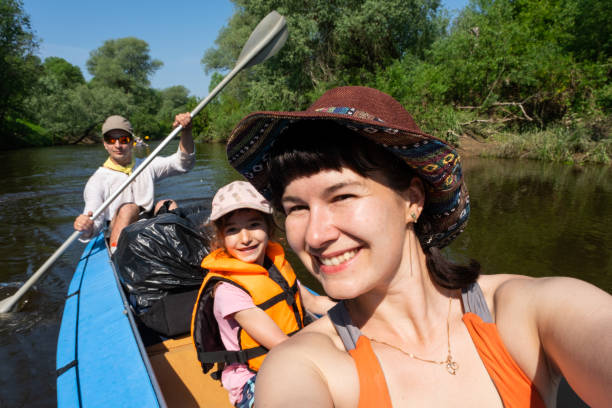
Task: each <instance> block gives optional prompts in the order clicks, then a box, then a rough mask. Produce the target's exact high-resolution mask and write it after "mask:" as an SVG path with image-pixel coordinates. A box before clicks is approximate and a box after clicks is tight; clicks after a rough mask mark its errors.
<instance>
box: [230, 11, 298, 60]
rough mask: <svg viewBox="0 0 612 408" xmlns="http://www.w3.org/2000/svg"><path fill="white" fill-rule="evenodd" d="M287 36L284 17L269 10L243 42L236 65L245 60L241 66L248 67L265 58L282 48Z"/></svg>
mask: <svg viewBox="0 0 612 408" xmlns="http://www.w3.org/2000/svg"><path fill="white" fill-rule="evenodd" d="M288 36H289V31H288V30H287V22H286V21H285V17H283V16H281V15H280V14H278V13H277V12H276V11H272V12H270V13H269V14H268V15H267V16H265V17H264V18H263V20H261V21H260V22H259V24H257V27H255V30H253V32H252V33H251V36H250V37H249V39H248V40H247V42H246V44H244V47H243V48H242V52H240V56H239V57H238V61H237V62H236V66H239V65H241V63H243V62H245V61H246V65H244V67H243V68H248V67H251V66H253V65H255V64H259V63H260V62H263V61H265V60H267V59H268V58H270V57H272V56H273V55H275V54H276V53H277V52H278V51H279V50H280V49H281V48H283V45H285V42H286V41H287V37H288Z"/></svg>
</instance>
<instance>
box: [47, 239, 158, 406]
mask: <svg viewBox="0 0 612 408" xmlns="http://www.w3.org/2000/svg"><path fill="white" fill-rule="evenodd" d="M137 333H138V331H137V330H135V324H134V321H133V317H132V315H131V313H130V308H129V307H128V305H127V301H126V299H125V297H124V295H123V291H122V290H121V288H120V284H119V280H118V278H117V274H116V273H115V270H114V266H113V263H112V262H111V260H110V257H109V252H108V250H107V247H106V243H105V240H104V235H103V234H102V233H100V235H98V237H97V238H95V239H92V240H91V241H90V242H89V244H88V245H87V247H86V248H85V250H84V251H83V255H82V256H81V259H80V261H79V264H78V266H77V268H76V271H75V273H74V276H73V278H72V281H71V283H70V287H69V289H68V294H67V298H66V304H65V306H64V313H63V316H62V322H61V326H60V332H59V337H58V342H57V357H56V368H57V404H58V407H81V406H85V407H98V406H111V407H112V406H115V407H118V406H139V407H160V406H161V407H164V406H166V403H165V401H164V398H163V396H162V394H161V391H160V388H159V385H158V384H157V381H156V379H155V376H154V375H152V370H151V367H150V364H149V360H148V358H147V355H146V351H145V349H144V347H143V345H142V342H141V341H140V337H139V335H138V334H137Z"/></svg>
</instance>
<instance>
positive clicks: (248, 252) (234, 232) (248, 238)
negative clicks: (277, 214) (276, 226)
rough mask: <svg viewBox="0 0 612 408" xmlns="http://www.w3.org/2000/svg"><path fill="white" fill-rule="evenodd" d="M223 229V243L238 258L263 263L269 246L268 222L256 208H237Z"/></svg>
mask: <svg viewBox="0 0 612 408" xmlns="http://www.w3.org/2000/svg"><path fill="white" fill-rule="evenodd" d="M228 217H229V218H228V219H227V221H226V222H225V225H224V227H223V229H222V231H221V232H222V234H223V244H224V245H225V249H226V250H227V252H228V253H229V254H230V255H231V256H233V257H234V258H236V259H239V260H241V261H243V262H248V263H257V264H259V265H263V262H264V258H265V256H266V248H267V247H268V232H269V231H268V224H267V223H266V220H265V218H264V216H263V214H262V213H261V212H259V211H256V210H250V209H244V210H237V211H234V212H232V213H230V214H229V215H228Z"/></svg>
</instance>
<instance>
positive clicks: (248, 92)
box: [202, 0, 444, 139]
mask: <svg viewBox="0 0 612 408" xmlns="http://www.w3.org/2000/svg"><path fill="white" fill-rule="evenodd" d="M234 3H235V4H236V6H237V7H236V11H235V13H234V15H233V16H232V18H231V19H230V21H229V23H228V25H227V27H225V28H223V29H222V30H221V32H220V33H219V36H218V38H217V40H216V42H215V44H216V48H213V49H209V50H207V51H206V53H205V54H204V57H203V58H202V64H203V66H204V68H205V70H206V71H207V72H210V71H211V70H215V71H218V72H219V73H221V74H222V73H223V72H226V71H227V70H229V69H231V68H232V67H233V65H234V63H235V61H236V58H237V57H238V55H239V53H240V50H241V48H242V45H243V44H244V42H245V41H246V39H247V38H248V35H249V33H250V32H251V31H252V29H253V28H254V27H255V25H256V24H257V22H258V21H260V20H261V19H262V18H263V17H264V16H265V15H266V14H268V12H269V11H270V10H273V9H274V10H277V11H278V12H279V13H280V14H282V15H284V16H285V17H286V19H287V24H288V29H289V40H288V41H287V44H286V45H285V47H284V49H283V50H282V51H281V52H280V53H279V55H278V56H276V57H274V58H273V59H271V60H269V61H267V62H266V63H265V64H262V65H259V66H256V67H253V68H250V69H249V70H248V71H247V72H246V73H243V74H241V76H240V78H237V80H234V81H233V82H232V83H231V84H229V85H228V88H227V89H226V90H225V91H224V93H223V94H222V95H221V96H220V98H219V101H218V103H216V104H215V105H214V106H213V107H211V120H212V121H211V127H210V131H211V132H212V134H213V137H215V138H221V139H223V138H226V137H227V136H228V134H229V130H230V129H231V127H230V126H229V123H234V124H235V120H234V119H237V118H239V117H240V116H242V115H243V114H244V113H245V112H247V111H251V110H254V109H294V108H303V107H305V106H306V105H307V104H308V103H309V102H310V101H312V99H313V98H314V97H316V96H317V95H318V94H320V93H321V92H322V91H323V90H324V89H326V88H328V87H329V86H331V85H336V84H340V83H342V84H367V83H370V82H372V81H373V77H374V75H375V72H376V71H377V70H378V69H381V68H382V67H384V66H386V65H387V64H389V63H391V62H392V61H393V60H394V59H397V58H400V57H401V56H403V55H406V54H414V55H423V54H424V53H425V50H426V49H427V48H428V47H429V45H430V44H431V43H432V42H433V41H434V40H435V39H436V38H437V37H438V36H439V35H440V34H441V33H442V28H443V26H444V21H443V20H441V19H440V18H439V17H438V14H437V9H438V7H439V4H440V2H439V0H359V1H348V0H337V1H333V2H330V1H327V0H314V1H309V2H302V1H295V0H275V1H270V0H236V1H234ZM213 111H215V114H214V115H213ZM228 114H229V116H228Z"/></svg>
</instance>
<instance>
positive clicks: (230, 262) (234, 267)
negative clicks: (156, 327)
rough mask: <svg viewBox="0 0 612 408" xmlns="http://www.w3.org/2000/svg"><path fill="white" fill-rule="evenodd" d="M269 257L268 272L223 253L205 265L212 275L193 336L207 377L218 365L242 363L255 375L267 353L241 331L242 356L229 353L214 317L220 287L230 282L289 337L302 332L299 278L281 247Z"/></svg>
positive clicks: (212, 256) (201, 294)
mask: <svg viewBox="0 0 612 408" xmlns="http://www.w3.org/2000/svg"><path fill="white" fill-rule="evenodd" d="M266 257H267V258H268V259H269V261H271V263H272V265H271V266H270V267H269V268H268V269H266V268H264V267H263V266H261V265H258V264H255V263H247V262H243V261H240V260H238V259H236V258H233V257H231V256H230V255H228V254H227V252H226V251H225V250H224V249H218V250H216V251H214V252H212V253H210V254H209V255H208V256H207V257H206V258H204V260H203V261H202V268H205V269H208V273H207V274H206V277H205V278H204V281H203V282H202V286H201V287H200V292H199V293H198V297H197V300H196V303H195V307H194V309H193V315H192V320H191V336H192V339H193V342H194V344H195V347H196V350H197V353H198V359H199V360H200V362H201V363H202V368H203V370H204V372H208V371H209V370H210V368H212V366H213V363H215V362H224V363H226V364H232V363H243V364H247V365H248V367H249V369H250V370H252V371H254V372H256V371H257V370H259V367H260V366H261V363H262V362H263V360H264V358H265V354H266V353H267V351H268V350H267V349H266V348H265V347H263V346H261V345H260V344H259V343H258V342H257V341H255V339H253V338H252V337H251V336H250V335H249V334H248V333H247V332H246V330H243V329H242V328H240V329H239V331H238V343H239V345H240V349H241V350H240V351H227V350H225V348H224V346H223V343H222V341H221V337H220V335H219V327H218V325H217V322H216V320H215V317H214V314H213V302H214V299H213V296H214V287H215V285H216V284H217V282H228V283H231V284H233V285H235V286H237V287H239V288H241V289H242V290H244V291H245V292H247V293H248V294H249V295H250V296H251V298H252V299H253V303H254V304H255V306H257V307H259V308H261V309H262V310H263V311H264V312H266V314H268V316H270V317H271V318H272V320H274V321H275V322H276V324H277V325H278V327H280V328H281V330H282V331H283V332H284V333H285V334H287V335H291V334H293V333H295V332H297V331H298V330H300V329H301V328H302V327H304V310H303V308H302V301H301V299H300V295H299V290H298V283H297V277H296V275H295V272H294V271H293V268H291V265H290V264H289V262H287V260H285V252H284V251H283V247H282V246H281V245H279V244H276V243H273V242H270V243H268V248H267V249H266Z"/></svg>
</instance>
